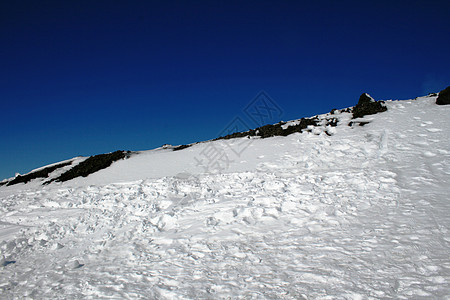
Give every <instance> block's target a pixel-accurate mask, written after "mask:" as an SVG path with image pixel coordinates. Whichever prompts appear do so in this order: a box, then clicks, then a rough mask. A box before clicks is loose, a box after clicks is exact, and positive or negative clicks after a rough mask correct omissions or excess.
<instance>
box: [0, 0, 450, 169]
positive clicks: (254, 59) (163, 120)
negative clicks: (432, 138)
mask: <svg viewBox="0 0 450 300" xmlns="http://www.w3.org/2000/svg"><path fill="white" fill-rule="evenodd" d="M449 15H450V2H449V1H369V2H367V1H287V0H286V1H20V0H18V1H1V2H0V41H1V47H0V101H1V102H0V104H1V107H0V126H1V127H0V128H1V131H0V178H6V177H11V176H14V173H15V172H20V173H25V172H28V171H30V170H31V169H33V168H36V167H40V166H43V165H45V164H49V163H53V162H57V161H61V160H63V159H68V158H71V157H74V156H78V155H85V156H87V155H94V154H99V153H105V152H110V151H114V150H117V149H123V150H146V149H151V148H155V147H158V146H160V145H162V144H164V143H170V144H184V143H190V142H194V141H200V140H206V139H211V138H214V137H216V136H217V134H218V133H220V132H221V131H222V130H223V129H224V127H225V126H226V125H227V124H228V123H229V122H230V121H231V120H232V119H233V118H234V117H235V116H237V115H240V114H241V113H242V109H243V108H244V107H245V106H246V105H247V104H248V103H249V102H250V101H251V100H252V99H253V97H255V96H256V95H257V93H258V92H259V91H261V90H265V91H266V92H267V93H268V94H269V95H270V96H271V97H272V98H273V99H274V100H275V101H276V103H277V104H278V105H279V106H280V107H281V108H282V109H283V111H284V114H283V117H282V119H284V120H288V119H295V118H300V117H303V116H311V115H315V114H319V113H325V112H328V111H329V110H331V109H332V108H342V107H347V106H351V105H354V104H356V102H357V99H358V97H359V95H360V94H361V93H362V92H368V93H370V94H371V95H372V96H373V97H374V98H376V99H408V98H413V97H416V96H420V95H425V94H427V93H430V92H436V91H439V90H441V89H443V88H444V87H446V86H447V85H449V84H450V72H449V67H450V56H449V53H450V42H449V41H448V37H449V36H450V18H449Z"/></svg>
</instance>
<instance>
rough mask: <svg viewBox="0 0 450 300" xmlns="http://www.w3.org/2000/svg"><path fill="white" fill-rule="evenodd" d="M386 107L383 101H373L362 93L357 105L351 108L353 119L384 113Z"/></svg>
mask: <svg viewBox="0 0 450 300" xmlns="http://www.w3.org/2000/svg"><path fill="white" fill-rule="evenodd" d="M386 110H387V107H386V106H384V102H383V101H375V99H373V98H372V97H371V96H370V95H369V94H367V93H364V94H362V95H361V96H360V97H359V101H358V104H357V105H356V106H355V107H354V108H353V119H356V118H362V117H364V116H365V115H374V114H376V113H379V112H384V111H386Z"/></svg>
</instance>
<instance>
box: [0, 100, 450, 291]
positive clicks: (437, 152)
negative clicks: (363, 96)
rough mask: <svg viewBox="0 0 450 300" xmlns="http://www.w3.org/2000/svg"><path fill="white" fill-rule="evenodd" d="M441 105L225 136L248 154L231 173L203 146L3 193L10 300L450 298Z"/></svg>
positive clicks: (3, 280)
mask: <svg viewBox="0 0 450 300" xmlns="http://www.w3.org/2000/svg"><path fill="white" fill-rule="evenodd" d="M435 101H436V97H423V98H418V99H416V100H410V101H386V106H387V107H388V111H387V112H384V113H381V114H377V115H371V116H370V119H369V120H370V123H369V124H367V125H366V126H364V127H361V126H356V127H349V126H347V124H348V122H349V121H350V119H351V117H352V115H351V113H340V114H337V115H335V117H337V118H339V122H340V123H339V124H342V125H339V126H337V127H334V128H333V129H332V132H333V134H332V135H331V136H328V135H326V134H325V133H324V132H325V130H326V128H322V129H320V128H319V129H314V130H312V132H304V133H301V134H300V133H296V134H292V135H289V136H287V137H274V138H268V139H247V138H242V139H235V140H229V141H216V142H211V143H213V144H214V145H215V147H219V148H221V149H224V151H228V152H227V153H229V154H230V155H231V154H232V152H231V151H233V150H235V149H236V147H244V149H245V151H242V153H239V155H236V154H234V156H233V157H232V158H233V159H232V161H231V162H230V163H229V165H228V166H227V169H226V170H225V171H224V172H221V173H208V172H206V171H205V170H204V169H203V168H202V167H201V166H199V165H198V163H197V162H196V160H195V158H196V157H200V155H201V153H202V151H203V150H205V148H206V147H208V145H211V143H199V144H196V145H194V146H192V147H190V148H187V149H184V150H182V151H176V152H173V151H172V150H171V149H162V148H161V149H157V150H152V151H146V152H142V153H140V154H139V155H135V156H132V157H131V158H129V159H127V160H121V161H118V162H116V163H114V164H113V165H111V166H110V167H109V168H107V169H104V170H101V171H99V172H97V173H95V174H92V175H90V176H88V177H86V178H77V179H74V180H71V181H68V182H65V183H52V184H49V185H46V186H42V182H30V183H28V184H18V185H15V186H2V187H0V201H1V204H2V205H1V208H0V257H2V260H1V265H0V298H1V299H23V298H31V299H81V298H88V299H98V298H102V299H105V298H113V299H380V298H383V299H388V298H389V299H392V298H396V299H450V297H449V295H450V259H449V257H450V255H449V254H450V251H449V250H450V248H449V243H450V234H449V226H450V216H449V211H450V201H449V200H450V199H449V195H450V182H449V181H450V135H449V130H448V128H449V127H450V126H449V125H450V119H449V118H448V115H449V113H450V106H438V105H436V104H435ZM321 117H324V116H321ZM293 123H295V122H293ZM233 147H234V148H233ZM234 153H236V152H234ZM230 157H231V156H230ZM82 160H83V159H82V158H77V160H76V161H75V162H76V163H79V162H80V161H82ZM53 176H58V174H54V175H53Z"/></svg>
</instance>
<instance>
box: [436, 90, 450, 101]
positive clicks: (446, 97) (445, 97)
mask: <svg viewBox="0 0 450 300" xmlns="http://www.w3.org/2000/svg"><path fill="white" fill-rule="evenodd" d="M436 104H438V105H447V104H450V86H448V87H447V88H445V89H444V90H442V91H440V92H439V96H438V97H437V99H436Z"/></svg>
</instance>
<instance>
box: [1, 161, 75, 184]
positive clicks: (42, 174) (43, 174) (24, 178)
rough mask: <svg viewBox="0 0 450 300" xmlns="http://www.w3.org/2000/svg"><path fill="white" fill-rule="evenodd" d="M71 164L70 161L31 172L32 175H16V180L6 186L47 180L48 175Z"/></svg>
mask: <svg viewBox="0 0 450 300" xmlns="http://www.w3.org/2000/svg"><path fill="white" fill-rule="evenodd" d="M70 164H72V162H71V161H69V162H66V163H62V164H57V165H54V166H51V167H47V168H44V169H42V170H39V171H36V172H32V173H28V174H26V175H18V176H17V177H16V178H14V179H13V180H11V181H9V182H8V183H7V185H8V186H10V185H14V184H18V183H28V182H30V181H31V180H33V179H37V178H48V175H49V174H50V173H52V172H53V171H55V170H57V169H59V168H62V167H65V166H68V165H70Z"/></svg>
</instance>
